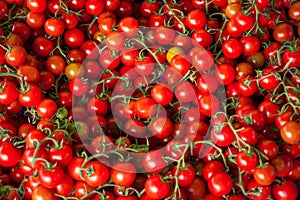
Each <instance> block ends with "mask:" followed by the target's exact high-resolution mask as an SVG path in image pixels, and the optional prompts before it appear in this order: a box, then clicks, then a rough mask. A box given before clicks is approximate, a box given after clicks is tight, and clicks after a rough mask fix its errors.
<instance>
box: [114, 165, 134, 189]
mask: <svg viewBox="0 0 300 200" xmlns="http://www.w3.org/2000/svg"><path fill="white" fill-rule="evenodd" d="M111 168H112V169H111V171H110V173H111V178H112V181H113V182H114V183H115V184H116V185H118V186H122V187H129V186H130V185H131V184H132V183H133V182H134V180H135V177H136V169H135V166H134V165H133V164H131V163H129V162H116V163H115V164H114V165H113V166H112V167H111Z"/></svg>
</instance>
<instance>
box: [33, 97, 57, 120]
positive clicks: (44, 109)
mask: <svg viewBox="0 0 300 200" xmlns="http://www.w3.org/2000/svg"><path fill="white" fill-rule="evenodd" d="M36 110H37V114H38V116H40V117H41V118H51V117H52V116H53V115H54V114H55V112H56V110H57V106H56V102H55V101H54V100H52V99H50V98H45V99H42V100H41V101H40V102H39V104H38V105H37V107H36Z"/></svg>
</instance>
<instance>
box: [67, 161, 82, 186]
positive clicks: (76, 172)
mask: <svg viewBox="0 0 300 200" xmlns="http://www.w3.org/2000/svg"><path fill="white" fill-rule="evenodd" d="M83 163H84V158H81V157H77V156H76V157H73V159H72V160H71V162H70V163H69V165H68V173H69V174H70V176H71V177H72V178H73V179H74V180H76V181H80V180H82V179H81V176H80V173H81V168H82V167H83V166H82V165H83Z"/></svg>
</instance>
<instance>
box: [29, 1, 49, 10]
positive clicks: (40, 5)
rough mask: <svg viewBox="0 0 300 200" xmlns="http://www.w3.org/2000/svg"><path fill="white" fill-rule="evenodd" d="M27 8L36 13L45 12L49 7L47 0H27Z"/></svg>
mask: <svg viewBox="0 0 300 200" xmlns="http://www.w3.org/2000/svg"><path fill="white" fill-rule="evenodd" d="M26 3H27V8H28V9H29V10H30V11H32V12H35V13H41V12H44V11H45V10H46V8H47V2H46V0H41V1H40V0H28V1H26Z"/></svg>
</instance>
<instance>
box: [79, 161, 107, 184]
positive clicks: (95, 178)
mask: <svg viewBox="0 0 300 200" xmlns="http://www.w3.org/2000/svg"><path fill="white" fill-rule="evenodd" d="M84 167H85V168H86V169H87V170H89V169H93V172H92V173H91V172H89V171H84V172H83V177H84V179H85V181H86V182H87V184H89V185H90V186H92V187H97V186H100V185H103V184H104V183H106V182H107V181H108V179H109V177H110V172H109V170H108V168H107V166H106V165H104V164H102V163H101V162H100V161H90V162H88V163H87V164H86V165H85V166H84Z"/></svg>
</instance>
